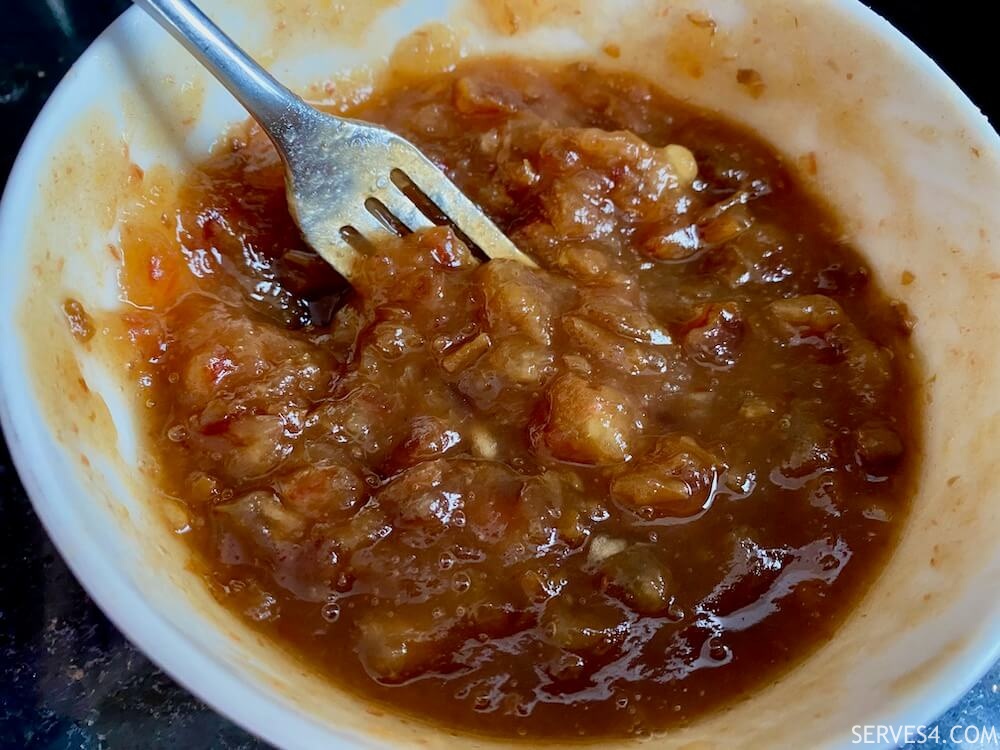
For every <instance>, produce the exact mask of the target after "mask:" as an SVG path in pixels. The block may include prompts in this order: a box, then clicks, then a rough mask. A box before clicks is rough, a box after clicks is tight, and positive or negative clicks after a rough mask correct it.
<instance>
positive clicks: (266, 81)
mask: <svg viewBox="0 0 1000 750" xmlns="http://www.w3.org/2000/svg"><path fill="white" fill-rule="evenodd" d="M133 2H134V3H135V4H136V5H138V6H140V7H141V8H143V10H145V11H146V12H147V13H149V14H150V15H151V16H152V17H153V18H154V19H155V20H156V21H157V22H158V23H159V24H160V25H161V26H162V27H163V28H165V29H166V30H167V31H169V32H170V34H171V35H172V36H173V37H174V38H175V39H176V40H177V41H178V42H180V43H181V44H182V45H183V46H184V47H185V48H186V49H187V50H188V51H189V52H190V53H191V54H192V55H194V56H195V57H196V58H197V59H198V61H199V62H201V63H202V64H203V65H204V66H205V67H206V68H208V70H209V71H210V72H211V73H212V74H213V75H214V76H215V77H216V78H217V79H218V80H219V82H220V83H222V85H223V86H225V87H226V88H227V89H228V90H229V91H230V93H232V95H233V96H235V97H236V98H237V99H238V100H239V102H240V103H241V104H242V105H243V106H244V107H246V109H247V111H248V112H250V114H251V115H252V116H253V118H254V119H255V120H257V122H258V123H260V125H261V127H262V128H264V130H265V131H267V133H268V135H269V136H270V137H271V140H273V141H274V142H275V145H276V146H277V147H278V148H279V150H281V151H283V152H286V153H287V152H288V150H289V148H290V147H291V145H292V140H293V139H294V137H295V133H294V131H295V129H296V128H297V127H298V126H300V125H301V124H302V123H303V121H305V120H308V119H310V118H311V116H315V115H316V114H317V112H316V110H314V109H313V108H312V107H310V106H309V105H308V104H306V103H305V102H304V101H303V100H302V99H301V98H300V97H299V96H297V95H296V94H294V93H293V92H292V91H290V90H289V89H288V88H286V87H285V86H284V85H282V84H281V83H279V82H278V81H277V79H275V78H274V76H272V75H271V74H270V73H268V72H267V71H266V70H264V68H262V67H261V66H260V65H258V64H257V63H256V62H255V61H254V60H253V59H252V58H251V57H250V56H249V55H248V54H247V53H246V52H244V51H243V49H241V48H240V47H239V45H237V44H236V42H234V41H233V40H232V39H231V38H229V36H227V35H226V34H225V33H224V32H223V31H222V30H221V29H220V28H219V27H218V26H216V25H215V24H214V23H213V22H212V20H211V19H209V18H208V17H207V16H206V15H205V14H204V13H203V12H202V11H201V10H200V9H199V8H198V7H197V6H196V5H195V4H194V3H193V2H191V1H190V0H133Z"/></svg>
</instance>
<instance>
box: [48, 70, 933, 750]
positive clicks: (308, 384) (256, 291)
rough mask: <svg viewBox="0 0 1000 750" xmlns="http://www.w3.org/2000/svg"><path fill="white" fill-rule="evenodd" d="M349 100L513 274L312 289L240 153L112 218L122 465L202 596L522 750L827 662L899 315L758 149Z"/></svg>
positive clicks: (314, 660) (638, 112) (897, 445)
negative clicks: (157, 480) (510, 245)
mask: <svg viewBox="0 0 1000 750" xmlns="http://www.w3.org/2000/svg"><path fill="white" fill-rule="evenodd" d="M351 114H352V115H354V116H357V117H360V118H365V119H370V120H373V121H377V122H381V123H384V124H385V125H387V126H388V127H389V128H390V129H392V130H395V131H397V132H399V133H400V134H402V135H404V136H406V137H408V138H410V139H412V140H413V141H414V142H415V143H417V144H418V145H419V146H420V147H422V148H423V149H424V150H425V152H426V153H427V154H428V155H429V156H430V157H431V158H432V159H434V160H435V161H436V162H438V163H439V164H440V165H442V167H444V169H445V170H446V171H447V172H448V174H449V175H450V176H451V177H452V178H453V179H454V180H455V181H456V182H457V183H458V184H459V185H460V186H461V187H462V188H463V189H464V190H465V191H466V192H467V193H468V195H470V196H471V197H472V198H473V199H474V200H475V201H476V202H477V203H479V204H480V205H481V206H482V207H483V208H484V209H485V210H486V211H487V212H488V213H489V214H490V215H491V216H492V217H493V218H494V220H495V221H496V222H497V223H498V224H499V225H500V227H501V228H502V229H504V231H506V232H507V233H508V234H509V235H510V236H511V237H512V239H513V240H514V241H515V243H516V244H517V245H518V246H519V247H520V248H521V249H523V250H524V251H526V252H527V253H529V254H530V255H532V256H533V257H534V258H535V259H536V260H537V261H538V263H539V265H540V266H541V267H542V270H538V271H534V270H531V269H528V268H526V267H524V266H520V265H518V264H516V263H514V262H511V261H503V262H501V261H496V262H490V263H486V264H480V263H479V262H478V261H476V259H475V258H474V257H473V256H472V255H471V254H470V253H469V251H468V249H467V248H465V247H464V245H462V244H461V242H460V241H458V240H457V239H456V238H455V237H454V235H452V234H451V232H450V231H449V230H447V229H445V228H439V229H434V230H428V231H425V232H421V233H418V234H415V235H411V236H409V237H407V238H405V239H403V240H401V241H398V242H389V243H386V244H385V245H384V246H382V247H380V248H379V251H378V253H377V254H376V255H375V256H374V257H372V258H369V259H368V260H366V261H365V263H364V264H363V267H362V268H361V270H360V272H359V275H358V278H357V279H355V280H354V286H353V288H351V287H348V286H347V285H345V284H344V282H343V281H342V280H341V279H339V277H338V276H337V275H336V274H335V273H334V272H333V271H332V270H331V269H330V268H329V267H328V266H327V265H326V264H325V263H324V262H323V261H322V260H320V259H319V258H318V257H317V256H316V255H315V254H314V253H312V252H311V251H310V250H309V248H307V247H306V246H304V244H303V243H302V241H301V240H300V238H299V235H298V232H297V231H296V228H295V226H294V224H293V223H292V221H291V219H290V218H289V215H288V211H287V208H286V206H285V198H284V186H283V182H282V171H281V169H280V167H279V165H278V162H277V159H276V156H275V154H274V152H273V151H272V149H271V147H270V145H269V144H268V143H267V141H266V140H265V139H264V138H263V136H262V135H261V134H260V133H259V132H257V131H256V130H254V129H243V130H240V131H238V132H236V133H234V134H232V135H230V136H229V137H228V138H227V139H225V140H224V142H223V143H222V144H221V145H220V146H219V148H218V149H217V150H216V152H215V153H213V155H212V156H211V157H210V158H209V159H208V160H207V161H206V162H205V163H204V164H202V165H201V166H200V167H199V168H198V169H196V170H194V171H192V172H191V173H190V174H189V175H187V176H186V177H185V179H184V181H183V184H182V186H181V188H180V190H179V192H178V193H177V195H173V194H171V193H163V194H160V195H151V196H150V198H149V201H148V205H147V206H146V207H145V208H143V209H142V210H139V211H137V212H134V213H133V214H132V215H131V216H130V218H129V220H128V221H127V222H126V225H125V226H124V228H123V232H122V246H123V252H124V259H125V271H124V273H123V284H124V286H125V288H126V290H127V293H128V297H129V300H130V301H131V302H132V303H133V307H131V308H130V309H129V312H128V313H126V322H127V323H128V325H129V329H130V331H131V334H132V341H133V343H134V345H135V347H136V348H137V350H138V351H139V352H141V354H142V359H143V361H144V362H145V364H144V365H143V367H142V368H141V372H137V373H136V376H137V377H138V378H140V379H143V380H142V383H143V384H144V387H148V388H149V391H150V395H151V401H150V403H151V404H152V407H151V408H150V410H149V425H150V429H151V449H152V451H153V452H154V454H155V456H156V457H157V459H158V462H159V464H160V466H161V467H162V469H163V476H164V480H163V481H164V487H165V489H166V491H167V492H169V493H170V494H172V495H174V496H176V497H177V498H179V499H180V500H181V501H183V502H184V503H185V504H186V506H187V507H188V509H189V512H190V514H191V517H192V524H191V530H190V532H189V539H190V541H191V544H192V546H193V547H194V548H195V549H196V550H197V552H198V556H199V559H200V560H201V562H202V565H203V566H204V574H205V579H206V581H207V582H208V585H210V586H211V588H212V590H213V592H214V593H215V595H216V596H217V597H218V599H219V600H220V601H221V602H222V603H223V604H224V605H225V606H227V607H229V608H231V609H233V610H234V611H236V612H238V613H239V614H240V616H242V617H244V618H246V619H247V620H249V621H250V622H252V623H253V624H254V626H255V627H259V628H260V629H261V630H263V631H264V632H266V633H268V634H269V635H270V636H272V637H273V638H274V640H275V641H276V642H278V643H280V644H282V645H284V646H285V647H287V648H290V649H292V650H293V651H295V652H296V653H299V654H301V656H302V659H303V661H304V662H305V663H307V664H309V665H310V666H312V667H314V668H316V669H318V670H321V671H323V672H324V673H327V674H329V675H330V677H331V679H333V680H335V681H337V682H338V683H339V684H342V685H345V686H347V687H349V688H351V689H352V690H354V691H356V692H358V693H359V694H362V695H364V696H368V697H370V698H371V699H373V700H375V701H378V702H381V703H384V704H385V705H386V706H388V707H390V708H392V709H393V710H405V711H408V712H411V713H413V714H415V715H418V716H422V717H426V718H428V719H432V720H436V721H439V722H442V723H444V724H447V725H449V726H451V727H456V728H461V729H465V730H468V731H474V732H485V733H489V734H494V735H502V736H510V737H515V736H527V737H529V738H534V739H541V738H547V737H553V738H554V737H573V736H578V735H586V736H587V737H591V738H597V737H601V736H622V735H627V734H641V733H645V732H649V731H654V730H657V729H662V728H664V727H668V726H671V725H674V724H676V723H679V722H683V721H686V720H689V719H691V718H692V717H694V716H696V715H698V714H700V713H702V712H704V711H706V710H709V709H711V708H713V707H716V706H719V705H721V704H723V703H724V702H726V701H728V700H731V699H734V698H736V697H738V696H739V695H741V694H743V693H745V692H746V691H748V690H752V689H755V688H760V687H762V686H764V685H766V684H767V682H768V681H769V680H771V679H773V678H774V677H776V676H777V675H779V674H780V673H781V671H782V670H784V669H786V668H787V667H788V666H789V665H791V664H793V663H794V662H795V661H796V660H798V659H800V658H802V657H803V656H804V655H805V654H807V653H809V651H810V650H811V649H812V648H814V647H815V646H816V645H817V644H819V643H821V642H822V641H824V640H825V639H827V638H828V637H829V636H830V635H831V633H832V632H833V631H834V630H835V629H836V627H837V624H838V623H839V622H840V620H841V618H842V617H843V615H844V614H845V613H846V612H847V611H849V609H850V607H851V605H852V603H854V602H855V601H856V600H857V598H858V597H859V596H860V595H861V593H862V592H863V591H864V588H865V586H866V584H867V582H868V581H869V580H870V579H871V577H872V576H873V574H874V573H875V571H877V570H878V568H879V566H880V564H881V563H882V561H883V560H884V559H885V556H886V554H887V551H888V550H889V549H890V548H891V545H892V542H893V540H894V537H895V534H896V532H897V530H898V528H899V526H900V524H901V523H902V522H903V520H904V518H905V516H906V509H907V501H908V494H909V493H908V489H909V482H910V479H911V477H912V475H913V464H914V461H915V459H916V454H917V448H918V446H917V436H916V426H915V409H916V406H915V403H916V402H915V399H914V397H913V388H912V386H911V382H912V381H911V378H910V377H909V376H908V373H907V368H908V360H909V354H910V349H909V345H908V341H907V333H908V326H907V321H906V317H905V310H902V309H901V308H899V307H898V306H896V305H894V304H893V303H892V302H891V301H890V300H889V299H887V297H886V296H885V295H884V293H883V292H882V291H881V290H880V289H879V288H878V287H877V285H876V284H875V283H874V280H873V279H872V277H871V275H870V272H869V270H868V267H867V265H866V264H865V262H864V261H863V259H862V258H861V257H860V255H859V254H858V253H857V252H856V251H855V250H854V249H853V248H852V247H850V246H849V245H848V244H846V243H845V242H844V241H843V239H842V237H841V236H840V235H839V233H838V224H837V222H836V221H835V220H834V219H833V218H832V217H831V216H830V214H829V213H828V212H827V211H826V210H825V208H824V207H823V206H822V205H821V204H820V203H819V202H818V201H817V200H816V199H815V198H814V197H812V196H811V195H809V194H808V192H807V191H805V190H804V189H803V188H802V187H801V186H800V185H799V183H798V182H797V181H796V180H795V179H794V177H793V176H792V175H791V174H790V172H789V171H788V170H787V169H786V167H785V166H784V163H783V161H782V159H781V158H780V157H779V156H777V155H776V153H775V152H774V150H773V149H772V148H770V147H769V146H768V145H766V144H764V143H762V142H761V141H760V140H759V139H758V138H756V137H755V136H753V135H752V134H750V133H748V132H747V131H745V130H743V129H741V128H739V127H735V126H733V125H732V124H729V123H727V122H725V121H722V120H720V119H719V118H717V117H714V116H712V115H709V114H706V113H703V112H700V111H697V110H694V109H691V108H689V107H686V106H684V105H682V104H680V103H678V102H676V101H674V100H672V99H670V98H669V97H667V96H665V95H664V94H662V93H661V92H659V91H658V90H657V89H655V88H654V87H653V86H651V85H649V84H647V83H645V82H643V81H641V80H637V79H635V78H632V77H629V76H625V75H620V74H609V73H604V72H601V71H599V70H595V69H593V68H590V67H586V66H551V65H542V64H538V65H529V64H525V63H523V62H511V61H505V60H492V61H473V62H467V63H464V64H463V65H462V66H461V67H460V68H459V70H457V71H456V72H453V73H449V74H445V75H439V76H435V77H432V78H428V79H408V80H406V81H404V82H398V81H397V82H395V83H389V84H386V86H384V87H382V88H379V89H377V90H376V91H375V93H374V94H373V95H372V96H371V97H370V99H369V100H368V101H367V102H365V103H363V104H362V105H360V106H359V107H357V109H356V110H355V111H353V112H352V113H351ZM672 144H676V145H672ZM678 145H679V146H680V147H682V148H678ZM692 157H693V159H692ZM67 314H69V312H68V313H67ZM74 319H75V318H74Z"/></svg>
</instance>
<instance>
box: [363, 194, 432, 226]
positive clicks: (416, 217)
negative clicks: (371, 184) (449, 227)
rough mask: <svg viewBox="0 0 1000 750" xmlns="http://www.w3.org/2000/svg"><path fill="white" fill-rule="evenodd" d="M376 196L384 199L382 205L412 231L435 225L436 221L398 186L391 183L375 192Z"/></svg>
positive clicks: (381, 199)
mask: <svg viewBox="0 0 1000 750" xmlns="http://www.w3.org/2000/svg"><path fill="white" fill-rule="evenodd" d="M373 197H374V198H378V199H379V200H380V201H382V205H384V206H385V207H386V208H388V209H389V212H390V213H391V214H392V215H393V216H395V217H396V218H397V219H399V221H401V222H402V223H403V224H404V225H405V226H406V227H407V229H409V230H410V231H411V232H416V231H417V230H418V229H426V228H428V227H433V226H434V222H432V221H431V220H430V219H428V218H427V217H426V216H425V215H424V213H423V211H421V210H420V209H419V208H417V207H416V206H415V205H414V204H413V201H411V200H410V199H409V198H407V197H406V195H404V194H403V191H401V190H400V189H399V188H398V187H396V186H395V185H393V184H392V183H390V184H389V185H387V186H386V187H385V188H383V189H382V190H379V191H377V192H375V194H374V195H373Z"/></svg>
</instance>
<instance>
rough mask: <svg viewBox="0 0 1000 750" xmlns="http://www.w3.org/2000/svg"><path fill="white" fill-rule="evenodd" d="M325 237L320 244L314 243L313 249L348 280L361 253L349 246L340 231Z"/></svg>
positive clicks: (354, 271) (355, 267)
mask: <svg viewBox="0 0 1000 750" xmlns="http://www.w3.org/2000/svg"><path fill="white" fill-rule="evenodd" d="M325 239H326V241H325V242H324V243H323V244H322V245H320V244H318V243H317V244H314V245H313V249H314V250H315V251H316V254H317V255H319V256H320V257H321V258H322V259H323V260H325V261H326V262H327V263H329V264H330V265H331V266H333V267H334V269H336V271H337V273H339V274H340V275H341V276H343V277H344V278H345V279H347V280H348V281H350V280H351V277H352V276H354V275H355V273H356V269H357V267H358V263H359V262H360V260H361V254H360V253H359V252H358V251H357V250H356V249H354V248H353V247H351V245H350V244H349V243H348V242H347V240H346V239H344V238H343V237H342V236H341V235H340V232H337V233H336V234H331V235H330V236H329V237H328V238H325Z"/></svg>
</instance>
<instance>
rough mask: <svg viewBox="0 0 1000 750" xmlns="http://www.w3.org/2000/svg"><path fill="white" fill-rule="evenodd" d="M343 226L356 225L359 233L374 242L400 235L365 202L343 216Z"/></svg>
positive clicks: (355, 227)
mask: <svg viewBox="0 0 1000 750" xmlns="http://www.w3.org/2000/svg"><path fill="white" fill-rule="evenodd" d="M342 226H350V227H354V229H355V230H357V232H358V234H360V235H361V236H362V237H364V238H365V239H366V240H368V241H369V242H373V243H378V242H381V241H383V240H385V239H387V238H389V237H398V236H399V235H398V234H396V233H395V232H394V231H392V230H391V229H390V228H389V227H387V226H386V225H385V224H383V223H382V222H381V221H380V220H379V219H378V218H376V217H375V216H374V215H373V214H372V213H371V212H370V211H369V210H368V209H367V208H366V207H365V206H364V204H363V203H360V204H358V206H357V207H353V208H352V209H351V211H350V214H349V215H347V216H344V217H343V224H342Z"/></svg>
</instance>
